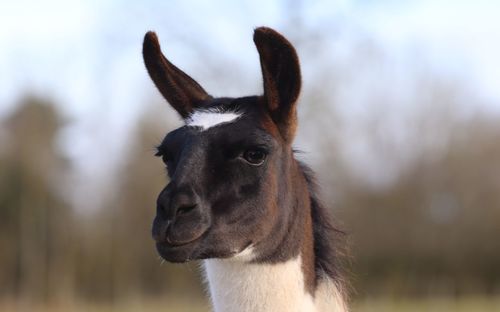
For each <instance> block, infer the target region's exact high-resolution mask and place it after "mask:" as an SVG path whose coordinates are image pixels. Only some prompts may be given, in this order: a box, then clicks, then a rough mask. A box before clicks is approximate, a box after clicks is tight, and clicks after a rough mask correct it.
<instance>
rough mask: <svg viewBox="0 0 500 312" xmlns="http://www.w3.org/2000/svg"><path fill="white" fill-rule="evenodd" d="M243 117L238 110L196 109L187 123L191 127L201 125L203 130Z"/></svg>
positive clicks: (187, 119)
mask: <svg viewBox="0 0 500 312" xmlns="http://www.w3.org/2000/svg"><path fill="white" fill-rule="evenodd" d="M239 117H241V113H238V112H221V111H219V110H217V109H210V110H195V111H194V112H193V113H192V114H191V115H190V116H189V117H188V118H186V120H185V123H186V125H187V126H189V127H200V128H202V131H204V130H207V129H209V128H211V127H215V126H218V125H221V124H226V123H230V122H234V121H235V120H236V119H238V118H239Z"/></svg>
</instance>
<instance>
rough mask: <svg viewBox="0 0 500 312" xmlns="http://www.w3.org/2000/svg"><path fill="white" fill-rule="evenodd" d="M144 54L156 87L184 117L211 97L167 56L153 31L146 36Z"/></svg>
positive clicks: (143, 47)
mask: <svg viewBox="0 0 500 312" xmlns="http://www.w3.org/2000/svg"><path fill="white" fill-rule="evenodd" d="M142 56H143V57H144V63H145V64H146V68H147V70H148V73H149V76H150V77H151V79H152V80H153V82H154V83H155V85H156V87H157V88H158V90H160V92H161V94H162V95H163V96H164V97H165V99H166V100H167V101H168V102H169V103H170V105H171V106H172V107H173V108H174V109H175V110H176V111H177V112H178V113H179V114H180V115H181V116H182V117H183V118H187V117H189V115H190V113H191V112H192V111H193V109H194V108H196V107H199V106H200V105H201V104H202V103H203V101H205V100H207V99H210V98H211V96H210V95H208V94H207V92H205V90H203V88H202V87H201V86H200V85H199V84H198V83H197V82H196V81H194V80H193V78H191V77H189V76H188V75H187V74H186V73H184V72H183V71H182V70H180V69H179V68H177V67H176V66H175V65H173V64H172V63H170V62H169V61H168V60H167V59H166V58H165V56H164V55H163V54H162V52H161V49H160V43H159V42H158V37H157V36H156V34H155V33H154V32H152V31H149V32H148V33H146V35H145V36H144V43H143V46H142Z"/></svg>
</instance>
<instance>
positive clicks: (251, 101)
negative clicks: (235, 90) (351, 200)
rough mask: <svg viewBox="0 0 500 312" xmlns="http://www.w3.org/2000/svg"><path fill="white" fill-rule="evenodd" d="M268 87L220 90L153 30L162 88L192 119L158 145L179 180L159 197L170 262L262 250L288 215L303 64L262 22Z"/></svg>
mask: <svg viewBox="0 0 500 312" xmlns="http://www.w3.org/2000/svg"><path fill="white" fill-rule="evenodd" d="M254 41H255V43H256V45H257V48H258V50H259V53H260V55H261V65H262V71H263V77H264V95H263V96H252V97H242V98H215V99H214V98H212V97H211V96H210V95H208V94H207V93H206V92H205V91H204V90H203V89H202V88H201V86H200V85H199V84H198V83H196V82H195V81H194V80H193V79H192V78H191V77H189V76H187V75H186V74H185V73H184V72H182V71H181V70H179V69H178V68H177V67H175V66H174V65H173V64H171V63H170V62H169V61H168V60H167V59H166V58H165V57H164V56H163V54H162V53H161V51H160V46H159V44H158V41H157V38H156V35H154V34H153V33H148V34H146V37H145V41H144V50H143V53H144V59H145V63H146V67H147V69H148V72H149V74H150V76H151V78H152V79H153V81H154V82H155V84H156V86H157V87H158V89H159V90H160V91H161V93H162V94H163V95H164V96H165V98H166V99H167V100H168V101H169V103H170V104H171V105H172V107H174V108H175V109H176V110H177V112H178V113H179V114H180V115H181V117H183V118H184V121H185V125H184V126H183V127H180V128H178V129H176V130H174V131H172V132H170V133H168V134H167V135H166V137H165V138H164V139H163V141H162V143H161V144H160V145H159V146H158V151H157V154H156V155H157V156H159V157H161V158H162V160H163V162H164V164H165V166H166V169H167V172H168V175H169V177H170V183H169V184H168V185H167V186H166V187H165V188H164V189H163V190H162V192H161V193H160V195H159V196H158V199H157V214H156V217H155V219H154V222H153V229H152V232H153V238H154V239H155V241H156V246H157V250H158V252H159V253H160V255H161V256H162V257H163V258H165V259H166V260H168V261H172V262H184V261H189V260H193V259H205V258H228V257H232V256H234V255H237V254H239V253H241V252H242V251H243V250H245V249H247V248H250V247H251V248H252V250H253V249H255V250H257V251H258V250H260V249H262V248H263V247H262V246H264V245H266V244H263V242H264V241H266V239H268V238H269V236H270V235H272V232H273V229H275V228H276V227H279V226H280V224H282V223H284V222H287V215H288V212H287V210H286V208H284V207H283V206H284V199H283V193H284V192H285V191H286V188H287V185H288V184H289V183H288V182H287V180H288V179H290V172H291V171H290V166H291V165H292V163H293V162H292V160H293V154H292V150H291V141H292V139H293V135H294V131H295V124H296V111H295V102H296V99H297V97H298V93H299V90H300V70H299V65H298V60H297V56H296V53H295V50H294V49H293V47H292V46H291V44H290V43H289V42H288V41H286V39H284V38H283V37H282V36H281V35H279V34H278V33H276V32H275V31H273V30H271V29H269V28H259V29H257V30H256V32H255V35H254Z"/></svg>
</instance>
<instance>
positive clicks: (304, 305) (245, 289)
mask: <svg viewBox="0 0 500 312" xmlns="http://www.w3.org/2000/svg"><path fill="white" fill-rule="evenodd" d="M204 265H205V272H206V277H207V279H208V285H209V289H210V295H211V299H212V304H213V307H214V311H216V312H230V311H231V312H234V311H241V312H257V311H259V312H267V311H269V312H271V311H272V312H275V311H290V312H293V311H297V312H299V311H300V312H309V311H316V310H315V308H314V303H313V299H312V297H311V296H310V295H309V294H308V293H307V292H306V291H305V288H304V278H303V274H302V270H301V261H300V257H299V258H296V259H294V260H289V261H287V262H284V263H277V264H252V263H248V262H244V261H240V260H235V259H228V260H220V259H210V260H205V262H204Z"/></svg>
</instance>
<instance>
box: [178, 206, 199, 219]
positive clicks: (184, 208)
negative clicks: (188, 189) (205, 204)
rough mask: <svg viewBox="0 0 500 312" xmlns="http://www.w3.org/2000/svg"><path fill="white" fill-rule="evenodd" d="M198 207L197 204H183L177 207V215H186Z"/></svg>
mask: <svg viewBox="0 0 500 312" xmlns="http://www.w3.org/2000/svg"><path fill="white" fill-rule="evenodd" d="M196 207H197V205H196V204H194V205H185V206H181V207H179V208H178V209H177V212H176V215H177V216H182V215H186V214H188V213H190V212H191V211H193V210H195V209H196Z"/></svg>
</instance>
